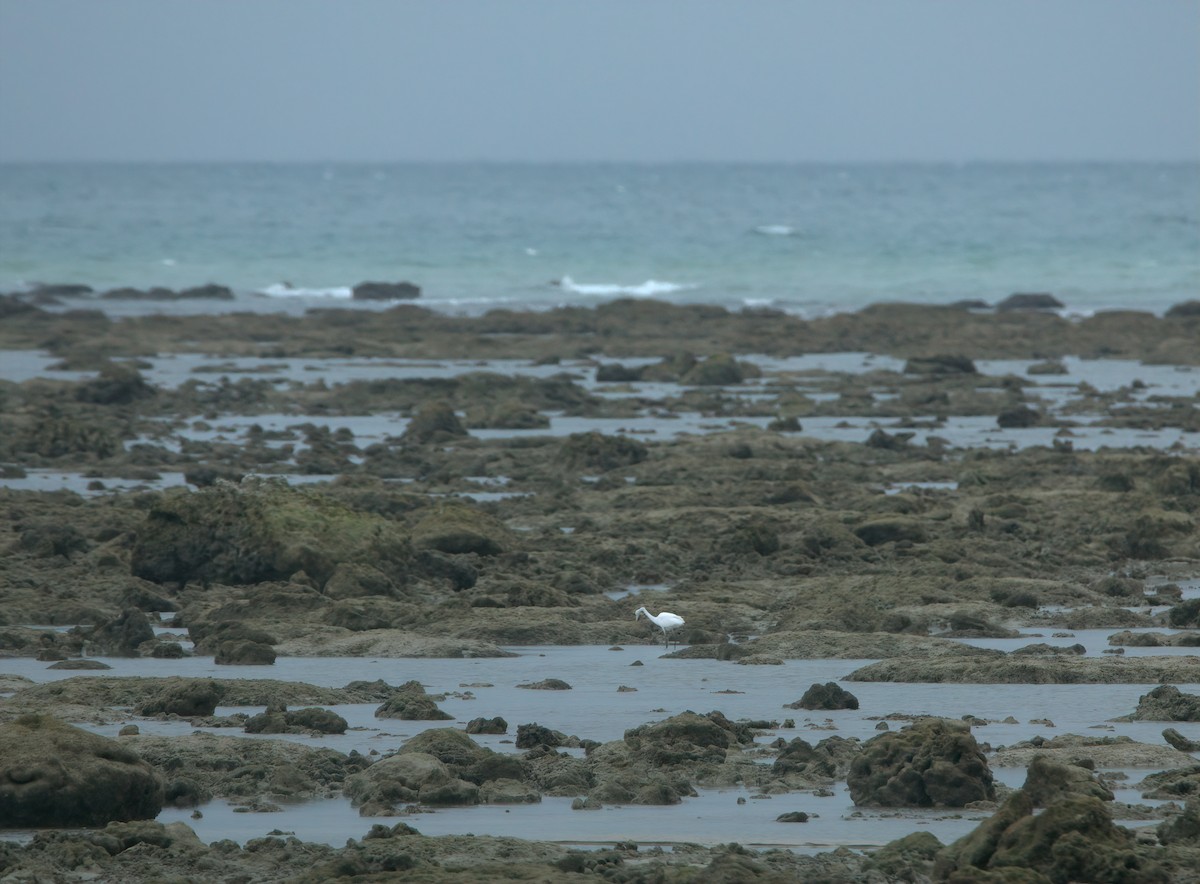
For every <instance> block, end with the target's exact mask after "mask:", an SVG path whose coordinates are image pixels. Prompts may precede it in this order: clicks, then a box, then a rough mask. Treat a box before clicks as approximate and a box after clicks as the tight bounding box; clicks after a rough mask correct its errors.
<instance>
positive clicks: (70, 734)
mask: <svg viewBox="0 0 1200 884" xmlns="http://www.w3.org/2000/svg"><path fill="white" fill-rule="evenodd" d="M162 806H163V782H162V779H161V778H160V777H159V776H158V775H157V774H156V773H155V772H154V770H153V769H152V768H151V767H150V765H149V764H147V763H146V762H145V761H143V760H142V759H141V758H139V757H138V756H137V754H136V753H134V752H133V751H132V750H131V749H128V748H126V747H125V746H123V745H121V744H120V743H117V742H115V741H113V740H110V739H108V738H106V737H102V736H100V735H98V734H93V733H90V732H88V731H85V730H81V729H79V728H77V727H72V726H71V725H69V724H66V723H64V722H61V721H58V720H57V719H54V718H50V717H49V716H45V715H24V716H21V717H20V718H17V719H16V720H14V721H12V722H9V723H7V724H3V725H0V827H3V828H19V827H29V826H100V825H104V824H105V823H108V822H111V821H113V820H134V819H152V818H153V817H155V816H157V815H158V812H159V811H160V810H162Z"/></svg>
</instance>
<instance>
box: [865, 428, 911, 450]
mask: <svg viewBox="0 0 1200 884" xmlns="http://www.w3.org/2000/svg"><path fill="white" fill-rule="evenodd" d="M913 435H914V434H913V433H895V434H892V433H889V432H888V431H887V430H881V429H878V428H877V429H875V430H873V431H872V432H871V435H870V436H868V437H867V441H866V443H865V444H866V446H867V447H868V448H880V449H882V450H884V451H903V450H904V449H905V448H907V447H908V443H909V440H910V439H912V437H913Z"/></svg>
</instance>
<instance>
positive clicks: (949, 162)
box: [0, 156, 1200, 166]
mask: <svg viewBox="0 0 1200 884" xmlns="http://www.w3.org/2000/svg"><path fill="white" fill-rule="evenodd" d="M1196 164H1200V156H1195V157H1175V158H1167V157H1141V158H1125V159H1118V158H1095V157H1092V158H1087V157H1079V158H1064V157H1053V158H1040V159H1039V158H1020V159H1018V158H1008V159H1001V158H973V159H911V158H909V159H905V158H895V159H865V158H860V159H712V158H709V159H697V158H691V159H689V158H675V159H627V158H626V159H611V158H610V159H598V158H577V159H549V158H545V159H515V158H507V159H506V158H466V157H460V158H453V159H444V158H432V157H423V158H418V157H413V158H405V159H384V158H373V159H360V158H341V159H333V158H323V159H322V158H299V157H297V158H289V159H263V158H232V157H214V158H207V159H202V158H196V157H191V158H188V157H171V158H157V159H155V158H146V157H130V158H124V159H119V158H114V157H74V158H68V157H52V158H44V157H43V158H28V157H12V158H3V157H0V165H2V166H56V165H61V166H68V165H96V166H101V165H112V166H121V165H144V166H152V165H153V166H172V165H179V166H185V165H186V166H200V165H206V166H222V165H229V166H232V165H263V166H322V165H325V166H405V165H410V166H1035V165H1043V166H1055V165H1094V166H1101V165H1109V166H1116V165H1147V166H1150V165H1155V166H1162V165H1196Z"/></svg>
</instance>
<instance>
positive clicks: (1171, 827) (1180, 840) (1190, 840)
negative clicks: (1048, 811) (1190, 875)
mask: <svg viewBox="0 0 1200 884" xmlns="http://www.w3.org/2000/svg"><path fill="white" fill-rule="evenodd" d="M1196 303H1197V304H1200V301H1198V302H1196ZM1156 834H1157V835H1158V840H1159V843H1160V844H1191V845H1200V795H1193V796H1192V797H1191V798H1189V799H1188V802H1187V804H1186V805H1185V806H1184V808H1183V813H1180V814H1176V815H1175V816H1173V817H1169V818H1168V819H1165V820H1163V821H1162V822H1161V823H1159V825H1158V829H1157V830H1156Z"/></svg>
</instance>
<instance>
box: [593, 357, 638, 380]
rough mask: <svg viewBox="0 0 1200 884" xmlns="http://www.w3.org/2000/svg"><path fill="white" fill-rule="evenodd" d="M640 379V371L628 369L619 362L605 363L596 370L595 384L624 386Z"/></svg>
mask: <svg viewBox="0 0 1200 884" xmlns="http://www.w3.org/2000/svg"><path fill="white" fill-rule="evenodd" d="M641 379H642V371H641V369H638V368H628V367H627V366H624V365H621V363H619V362H607V363H605V364H604V365H600V366H597V368H596V383H598V384H624V383H631V382H633V381H640V380H641Z"/></svg>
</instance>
